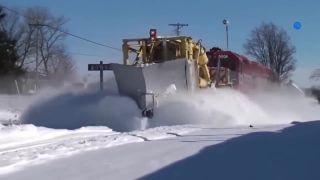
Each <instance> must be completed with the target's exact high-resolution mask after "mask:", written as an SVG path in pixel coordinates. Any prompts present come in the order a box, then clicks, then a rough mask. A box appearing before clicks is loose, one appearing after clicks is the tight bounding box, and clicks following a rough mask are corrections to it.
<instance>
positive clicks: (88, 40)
mask: <svg viewBox="0 0 320 180" xmlns="http://www.w3.org/2000/svg"><path fill="white" fill-rule="evenodd" d="M0 7H1V8H3V9H6V10H8V11H11V12H13V13H16V14H18V15H19V16H21V17H25V18H26V16H25V15H22V14H21V13H20V12H18V11H16V10H14V9H11V8H8V7H6V6H3V5H0ZM29 25H34V26H46V27H49V28H52V29H55V30H57V31H59V32H61V33H64V34H66V35H69V36H72V37H74V38H78V39H81V40H83V41H86V42H89V43H92V44H95V45H98V46H103V47H106V48H109V49H113V50H117V51H121V49H120V48H116V47H113V46H110V45H106V44H102V43H99V42H95V41H93V40H90V39H88V38H85V37H81V36H79V35H75V34H72V33H69V32H67V31H64V30H61V29H59V28H56V27H52V26H50V25H47V24H29Z"/></svg>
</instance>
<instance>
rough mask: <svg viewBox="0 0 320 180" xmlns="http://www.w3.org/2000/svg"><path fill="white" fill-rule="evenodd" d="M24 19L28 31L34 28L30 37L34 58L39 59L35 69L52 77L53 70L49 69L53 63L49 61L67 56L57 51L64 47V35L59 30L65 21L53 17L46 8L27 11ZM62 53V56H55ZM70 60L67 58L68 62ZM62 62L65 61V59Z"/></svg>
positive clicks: (62, 18) (61, 18)
mask: <svg viewBox="0 0 320 180" xmlns="http://www.w3.org/2000/svg"><path fill="white" fill-rule="evenodd" d="M25 17H26V22H27V24H28V25H30V26H31V28H30V29H32V27H33V28H34V32H33V35H32V37H33V39H34V42H35V43H34V45H33V48H34V49H35V51H36V56H39V57H40V58H39V59H40V60H38V62H37V63H36V68H38V69H39V71H41V73H42V74H43V75H45V76H54V75H55V71H54V70H53V69H54V68H52V67H50V66H51V65H53V64H54V63H53V62H50V61H56V59H57V58H62V57H63V55H65V54H67V52H66V51H61V50H60V51H57V49H59V47H64V46H63V40H64V38H65V36H66V35H65V34H64V33H62V32H61V31H60V30H61V29H63V26H64V24H65V23H66V22H67V21H66V19H65V18H64V17H55V16H53V15H52V14H50V13H49V11H48V10H47V9H46V8H41V7H34V8H29V9H27V11H26V12H25ZM62 52H63V53H64V54H57V53H62ZM36 58H37V57H36ZM70 59H71V58H70V57H69V58H68V60H70ZM64 60H65V61H67V59H64ZM61 61H62V60H61ZM70 63H72V61H70Z"/></svg>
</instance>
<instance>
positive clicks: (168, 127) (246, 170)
mask: <svg viewBox="0 0 320 180" xmlns="http://www.w3.org/2000/svg"><path fill="white" fill-rule="evenodd" d="M155 113H156V114H155V117H154V118H153V119H150V120H147V119H146V118H143V117H141V112H140V110H139V109H138V108H137V107H136V104H135V103H134V102H133V101H132V100H131V99H129V98H126V97H120V96H119V95H118V94H117V93H114V92H111V91H108V92H106V93H97V92H96V91H94V92H91V91H90V92H79V91H64V92H57V91H54V92H50V93H49V92H48V91H46V92H42V93H40V94H39V95H37V96H4V95H2V96H0V179H1V180H2V179H10V180H11V179H30V180H34V179H41V180H42V179H71V180H73V179H77V180H78V179H83V180H85V179H138V178H141V179H213V178H216V179H320V176H319V173H317V171H316V170H315V167H317V164H318V163H319V162H320V156H319V155H318V152H320V143H318V142H317V139H318V138H319V137H320V122H317V121H316V122H308V121H311V120H319V119H320V106H319V105H318V104H317V103H316V101H315V100H311V99H307V98H305V97H303V96H297V95H295V96H292V95H289V94H286V93H282V92H279V93H270V92H264V93H262V94H252V96H251V97H248V96H246V95H244V94H241V93H239V92H235V91H232V90H214V91H213V90H210V91H203V92H201V93H197V94H192V95H189V94H187V95H186V94H176V95H175V96H172V97H169V98H167V99H164V100H162V101H160V103H159V105H158V107H157V109H156V111H155ZM293 121H299V122H301V123H292V122H293ZM8 124H9V125H8ZM10 124H11V125H10ZM251 124H252V125H254V127H249V125H251ZM146 128H147V129H146ZM251 156H252V157H251Z"/></svg>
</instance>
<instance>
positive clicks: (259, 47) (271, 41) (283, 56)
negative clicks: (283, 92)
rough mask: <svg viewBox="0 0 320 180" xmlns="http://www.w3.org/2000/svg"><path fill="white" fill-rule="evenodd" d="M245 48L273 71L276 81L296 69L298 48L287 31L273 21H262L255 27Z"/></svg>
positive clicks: (285, 78)
mask: <svg viewBox="0 0 320 180" xmlns="http://www.w3.org/2000/svg"><path fill="white" fill-rule="evenodd" d="M244 49H245V50H246V53H247V54H248V55H250V56H252V57H254V58H255V59H257V61H258V62H260V63H262V64H263V65H265V66H266V67H268V68H270V69H271V70H272V71H273V73H274V80H275V81H284V80H287V79H288V78H289V77H290V75H291V72H292V71H294V70H295V62H296V60H295V59H294V57H293V54H294V53H295V52H296V48H295V46H293V45H292V44H291V42H290V37H289V36H288V34H287V33H286V31H285V30H283V29H282V28H279V27H277V26H276V25H274V24H273V23H267V24H266V23H262V24H261V25H260V26H259V27H257V28H256V29H254V30H253V31H252V32H251V35H250V37H249V38H248V39H247V41H246V43H245V44H244Z"/></svg>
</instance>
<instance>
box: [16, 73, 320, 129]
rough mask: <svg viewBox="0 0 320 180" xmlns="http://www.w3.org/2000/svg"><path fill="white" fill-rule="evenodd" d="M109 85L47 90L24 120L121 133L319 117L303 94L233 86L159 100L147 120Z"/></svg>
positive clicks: (257, 123)
mask: <svg viewBox="0 0 320 180" xmlns="http://www.w3.org/2000/svg"><path fill="white" fill-rule="evenodd" d="M106 87H107V90H106V91H105V92H103V93H101V92H98V91H97V89H98V88H97V87H91V88H88V89H87V90H84V91H73V90H64V91H62V92H61V91H54V93H48V92H49V91H48V90H46V91H45V92H42V93H40V95H41V98H38V100H37V101H36V103H34V104H33V105H32V106H30V108H29V109H28V110H27V111H26V112H25V113H24V114H23V116H22V121H23V123H27V124H34V125H37V126H45V127H49V128H62V129H65V128H67V129H76V128H80V127H83V126H101V125H103V126H108V127H110V128H111V129H114V130H116V131H132V130H136V129H141V128H145V127H157V126H168V125H179V124H209V125H210V126H214V127H226V126H237V125H249V124H252V125H259V124H284V123H291V122H292V121H309V120H317V119H320V107H319V106H318V105H316V104H315V101H313V100H312V99H308V98H306V97H304V96H302V95H301V94H296V93H289V92H288V91H283V90H276V89H272V90H270V91H260V92H251V93H247V94H243V93H241V92H239V91H236V90H232V89H207V90H201V91H199V92H196V93H192V94H191V93H187V94H183V93H176V94H171V95H170V96H167V97H161V98H159V99H158V107H157V108H156V109H155V112H154V113H155V115H154V117H153V118H152V119H148V120H147V124H145V122H146V118H144V117H142V115H141V110H140V109H139V108H138V107H137V105H136V103H135V102H134V101H133V100H132V99H131V98H129V97H124V96H121V95H119V94H118V93H117V90H116V89H117V87H116V83H115V82H114V79H111V80H109V81H108V83H107V84H106ZM49 94H51V95H49Z"/></svg>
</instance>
